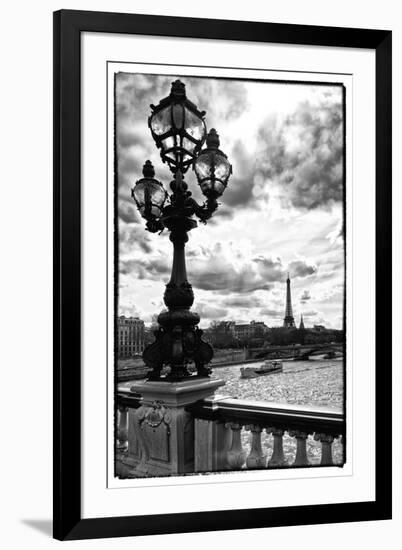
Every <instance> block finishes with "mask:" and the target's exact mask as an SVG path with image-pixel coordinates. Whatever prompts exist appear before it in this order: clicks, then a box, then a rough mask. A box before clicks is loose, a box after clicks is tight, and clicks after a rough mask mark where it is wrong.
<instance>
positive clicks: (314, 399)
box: [212, 359, 344, 410]
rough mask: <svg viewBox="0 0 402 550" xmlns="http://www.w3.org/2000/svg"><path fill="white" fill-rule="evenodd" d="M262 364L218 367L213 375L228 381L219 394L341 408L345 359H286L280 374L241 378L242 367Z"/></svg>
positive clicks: (254, 399) (255, 399) (239, 397)
mask: <svg viewBox="0 0 402 550" xmlns="http://www.w3.org/2000/svg"><path fill="white" fill-rule="evenodd" d="M262 364H263V363H262V362H261V363H253V364H252V365H250V364H247V365H236V366H228V367H220V368H215V369H214V371H213V375H212V377H213V378H221V379H223V380H225V382H226V384H225V386H223V387H222V388H220V390H219V393H222V394H227V395H228V396H230V397H236V398H238V399H247V400H252V401H273V402H276V403H290V404H295V405H312V406H316V407H326V408H333V409H337V410H342V408H343V388H344V382H343V378H344V376H343V374H344V373H343V360H342V359H334V360H326V359H321V360H320V359H311V360H309V361H284V362H283V372H281V373H275V374H270V375H268V376H261V377H259V378H251V379H243V378H240V368H241V367H242V366H245V367H250V366H253V367H257V366H260V365H262Z"/></svg>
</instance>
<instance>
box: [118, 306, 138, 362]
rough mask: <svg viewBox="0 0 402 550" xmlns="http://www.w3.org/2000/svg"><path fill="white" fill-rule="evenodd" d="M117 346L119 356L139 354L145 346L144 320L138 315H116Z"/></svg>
mask: <svg viewBox="0 0 402 550" xmlns="http://www.w3.org/2000/svg"><path fill="white" fill-rule="evenodd" d="M117 346H118V348H117V353H118V356H119V357H132V356H133V355H140V354H141V353H142V352H143V351H144V346H145V326H144V321H142V320H141V319H139V318H138V317H125V316H124V315H121V316H120V317H118V319H117Z"/></svg>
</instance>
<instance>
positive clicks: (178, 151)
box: [148, 80, 206, 174]
mask: <svg viewBox="0 0 402 550" xmlns="http://www.w3.org/2000/svg"><path fill="white" fill-rule="evenodd" d="M151 109H152V114H151V116H150V117H149V119H148V125H149V128H150V129H151V133H152V137H153V138H154V140H155V143H156V145H157V147H158V148H159V149H160V150H161V158H162V160H163V162H166V163H167V164H168V166H169V168H170V170H171V171H172V172H173V173H176V172H177V171H178V170H180V171H181V172H182V173H183V174H184V173H185V172H186V171H187V170H188V168H189V166H190V165H191V164H192V163H193V160H194V158H195V156H196V155H197V154H198V152H199V151H200V149H201V147H202V144H203V143H204V141H205V136H206V128H205V122H204V116H205V111H199V110H198V109H197V107H196V106H195V105H194V103H192V102H191V101H190V100H189V99H187V97H186V89H185V85H184V84H183V82H181V81H180V80H176V81H175V82H173V83H172V89H171V92H170V94H169V95H168V96H167V97H165V98H164V99H162V100H161V101H160V103H159V105H157V106H156V107H155V105H151Z"/></svg>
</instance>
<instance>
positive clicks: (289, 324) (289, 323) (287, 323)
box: [283, 273, 295, 328]
mask: <svg viewBox="0 0 402 550" xmlns="http://www.w3.org/2000/svg"><path fill="white" fill-rule="evenodd" d="M283 326H284V327H285V328H294V327H295V320H294V317H293V310H292V297H291V295H290V279H289V273H288V278H287V279H286V311H285V318H284V320H283Z"/></svg>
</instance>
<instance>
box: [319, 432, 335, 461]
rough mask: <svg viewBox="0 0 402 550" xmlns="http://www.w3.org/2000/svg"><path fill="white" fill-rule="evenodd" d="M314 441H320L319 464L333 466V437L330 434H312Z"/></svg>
mask: <svg viewBox="0 0 402 550" xmlns="http://www.w3.org/2000/svg"><path fill="white" fill-rule="evenodd" d="M314 439H315V440H316V441H321V462H320V464H321V466H333V464H334V463H333V461H332V443H333V441H334V438H333V436H332V435H326V434H319V433H316V434H314Z"/></svg>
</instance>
